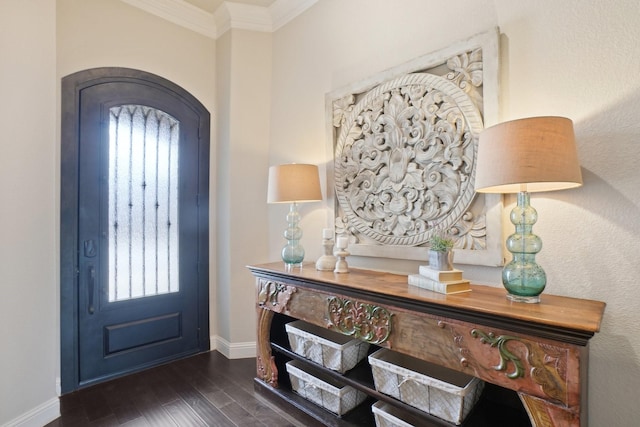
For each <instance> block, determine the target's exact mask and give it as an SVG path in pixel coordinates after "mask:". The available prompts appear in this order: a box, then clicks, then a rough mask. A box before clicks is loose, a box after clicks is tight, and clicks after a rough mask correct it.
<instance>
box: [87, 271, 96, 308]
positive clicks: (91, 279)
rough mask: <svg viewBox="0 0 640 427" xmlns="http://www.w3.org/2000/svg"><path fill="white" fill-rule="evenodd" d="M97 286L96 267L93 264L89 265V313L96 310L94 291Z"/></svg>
mask: <svg viewBox="0 0 640 427" xmlns="http://www.w3.org/2000/svg"><path fill="white" fill-rule="evenodd" d="M95 286H96V268H95V267H94V266H93V265H90V266H89V289H88V291H89V307H88V311H89V314H93V312H94V311H95V309H94V307H93V292H94V289H95Z"/></svg>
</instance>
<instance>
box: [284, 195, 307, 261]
mask: <svg viewBox="0 0 640 427" xmlns="http://www.w3.org/2000/svg"><path fill="white" fill-rule="evenodd" d="M299 222H300V213H299V212H298V204H297V203H296V202H293V203H291V205H290V206H289V213H288V214H287V225H288V226H287V229H286V230H285V231H284V238H285V239H286V240H287V244H286V245H285V246H284V247H283V248H282V261H284V264H285V266H286V267H287V269H290V268H293V267H302V261H304V248H303V247H302V245H301V244H300V239H301V238H302V229H301V228H300V227H299V226H298V223H299Z"/></svg>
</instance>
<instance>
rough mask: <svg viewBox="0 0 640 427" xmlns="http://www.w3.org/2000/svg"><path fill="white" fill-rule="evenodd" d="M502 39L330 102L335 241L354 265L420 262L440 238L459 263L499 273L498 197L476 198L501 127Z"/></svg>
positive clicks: (457, 50) (478, 41) (489, 38)
mask: <svg viewBox="0 0 640 427" xmlns="http://www.w3.org/2000/svg"><path fill="white" fill-rule="evenodd" d="M498 37H499V33H498V30H497V29H496V30H494V31H490V32H488V33H484V34H481V35H479V36H476V37H474V38H472V39H470V40H467V41H464V42H460V43H457V44H456V45H454V46H450V47H449V48H447V49H444V50H442V51H439V52H435V53H432V54H429V55H426V56H424V57H421V58H418V59H416V60H414V61H411V62H410V63H408V64H404V65H401V66H399V67H396V68H394V69H392V70H388V71H386V72H384V73H381V74H379V75H377V76H373V77H372V78H370V79H367V80H366V81H363V82H359V83H356V84H354V85H350V86H349V87H348V88H344V89H341V90H338V91H335V92H332V93H330V94H328V95H327V100H326V101H327V122H328V127H329V128H330V129H329V135H330V136H331V138H330V144H331V150H332V152H333V157H334V161H333V165H332V168H330V170H329V171H328V172H329V173H328V174H327V175H328V177H329V181H330V182H329V184H330V185H329V186H328V188H331V189H333V191H334V193H333V194H330V198H329V200H330V203H331V204H332V205H333V207H334V212H335V224H334V225H335V229H336V233H338V234H341V235H347V236H349V240H350V246H349V250H350V252H351V253H352V254H354V255H363V256H376V257H385V258H405V259H414V260H425V259H426V258H427V250H428V240H429V238H430V237H431V235H432V234H433V233H434V231H436V230H445V231H447V232H449V233H450V234H451V235H453V237H454V240H455V249H456V250H455V262H457V263H462V264H479V265H501V264H502V245H501V240H502V239H501V225H500V221H501V219H500V218H501V206H502V200H501V197H500V196H496V195H484V194H476V193H475V190H474V181H475V170H476V165H475V162H476V156H477V144H478V136H479V134H480V131H481V130H482V129H483V128H484V126H485V124H486V123H489V124H493V123H495V122H496V120H497V111H498V107H497V104H498V102H497V97H498V88H497V81H498V75H497V74H498Z"/></svg>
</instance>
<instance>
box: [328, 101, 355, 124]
mask: <svg viewBox="0 0 640 427" xmlns="http://www.w3.org/2000/svg"><path fill="white" fill-rule="evenodd" d="M354 101H355V97H354V96H353V95H347V96H345V97H343V98H340V99H337V100H335V101H333V126H334V127H340V126H342V125H343V124H344V120H345V116H346V115H347V114H348V113H350V112H351V111H353V103H354Z"/></svg>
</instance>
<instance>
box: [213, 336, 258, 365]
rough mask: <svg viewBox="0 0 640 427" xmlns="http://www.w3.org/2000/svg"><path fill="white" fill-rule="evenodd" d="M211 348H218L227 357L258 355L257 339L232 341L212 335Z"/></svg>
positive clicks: (241, 357)
mask: <svg viewBox="0 0 640 427" xmlns="http://www.w3.org/2000/svg"><path fill="white" fill-rule="evenodd" d="M211 350H218V351H219V352H220V353H222V354H223V355H224V356H225V357H226V358H227V359H246V358H249V357H256V343H255V341H254V342H240V343H230V342H229V341H227V340H225V339H224V338H222V337H219V336H212V337H211Z"/></svg>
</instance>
